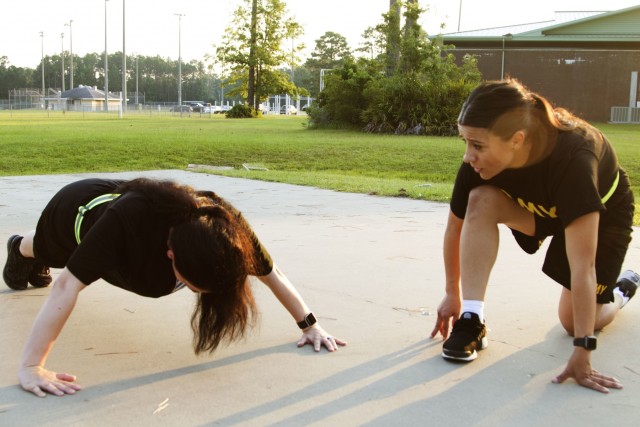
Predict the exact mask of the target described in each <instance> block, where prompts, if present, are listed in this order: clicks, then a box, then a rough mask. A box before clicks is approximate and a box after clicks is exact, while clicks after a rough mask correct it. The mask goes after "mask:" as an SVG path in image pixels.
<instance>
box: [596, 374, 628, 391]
mask: <svg viewBox="0 0 640 427" xmlns="http://www.w3.org/2000/svg"><path fill="white" fill-rule="evenodd" d="M592 380H593V381H594V382H596V383H598V384H600V385H601V386H604V387H607V388H617V389H621V388H622V383H621V382H620V381H618V380H617V379H616V378H613V377H610V376H608V375H603V374H600V373H598V372H595V373H594V374H593V375H592Z"/></svg>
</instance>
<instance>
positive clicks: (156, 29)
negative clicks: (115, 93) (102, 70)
mask: <svg viewBox="0 0 640 427" xmlns="http://www.w3.org/2000/svg"><path fill="white" fill-rule="evenodd" d="M284 1H285V3H286V4H287V8H288V10H289V12H290V15H292V16H293V17H294V18H295V19H296V21H297V22H299V23H300V24H302V26H303V27H304V28H305V35H304V37H302V39H301V40H299V41H298V40H296V41H295V42H296V43H304V44H305V45H306V46H307V53H308V52H310V51H311V50H312V49H313V47H314V46H315V40H317V39H318V38H319V37H320V36H322V35H323V34H324V33H325V32H327V31H333V32H336V33H339V34H341V35H343V36H344V37H346V38H347V40H348V41H349V44H350V46H351V47H352V48H357V47H358V46H359V44H360V42H361V37H360V36H361V34H362V32H363V31H364V30H365V29H366V28H367V27H370V26H374V25H376V24H378V23H379V22H381V15H382V13H384V12H386V11H387V9H388V7H389V0H322V1H313V0H284ZM419 2H420V6H421V7H423V8H424V9H427V11H426V12H425V13H423V15H422V19H421V25H422V26H423V28H424V29H425V30H426V31H427V32H428V33H429V34H438V33H440V32H442V33H450V32H456V31H458V27H459V29H460V31H467V30H475V29H482V28H492V27H500V26H506V25H515V24H524V23H531V22H540V21H546V20H550V19H553V13H554V11H568V10H582V11H585V10H589V11H601V10H607V11H609V10H618V9H624V8H627V7H632V6H637V5H640V0H608V1H606V2H603V1H602V0H536V1H517V2H516V1H514V0H419ZM242 3H243V2H242V1H241V0H187V1H176V0H173V1H170V0H128V1H127V0H106V1H105V0H2V1H1V3H0V10H1V11H2V24H0V57H2V56H6V57H7V58H8V60H9V63H10V65H15V66H17V67H29V68H36V67H37V65H38V64H39V62H40V58H41V55H42V51H44V55H45V56H46V55H56V54H59V53H60V51H61V50H62V48H63V44H64V50H65V51H69V50H71V46H70V41H72V43H73V46H72V49H73V53H74V55H79V56H83V55H84V54H86V53H91V52H96V53H102V52H104V48H105V17H106V22H107V25H106V29H107V31H106V33H107V37H106V42H107V51H108V52H110V53H113V52H117V51H122V48H123V17H124V21H125V26H124V30H125V31H124V34H125V36H126V37H125V38H124V39H125V46H124V47H125V51H126V53H127V55H133V54H140V55H145V56H155V55H160V56H161V57H163V58H172V59H178V56H179V54H180V55H181V57H182V60H183V61H184V62H189V61H191V60H193V59H196V60H203V59H204V56H205V55H206V54H212V53H213V52H214V49H213V47H212V45H215V44H219V43H220V42H221V39H222V35H223V34H224V31H225V29H226V28H227V27H228V26H229V24H230V22H231V16H232V13H233V11H234V10H235V9H236V8H237V7H238V6H239V5H240V4H242ZM123 5H124V6H125V12H124V14H123ZM105 6H106V13H105ZM177 14H180V15H182V16H177ZM123 15H124V16H123ZM70 21H72V22H71V25H70V26H69V25H68V24H69V23H70ZM65 24H67V25H65ZM441 24H444V29H440V26H441ZM40 32H43V34H44V37H41V36H40ZM70 32H71V34H70ZM62 33H64V38H61V34H62Z"/></svg>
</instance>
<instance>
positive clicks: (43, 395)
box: [23, 385, 47, 397]
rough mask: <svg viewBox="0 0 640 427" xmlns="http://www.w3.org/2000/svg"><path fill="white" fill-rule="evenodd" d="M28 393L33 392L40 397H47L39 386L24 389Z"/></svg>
mask: <svg viewBox="0 0 640 427" xmlns="http://www.w3.org/2000/svg"><path fill="white" fill-rule="evenodd" d="M23 388H24V389H25V390H26V391H28V392H31V393H33V394H35V395H36V396H38V397H47V393H45V392H44V391H42V389H40V387H38V386H37V385H34V386H33V387H30V388H26V387H23Z"/></svg>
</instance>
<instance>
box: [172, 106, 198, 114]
mask: <svg viewBox="0 0 640 427" xmlns="http://www.w3.org/2000/svg"><path fill="white" fill-rule="evenodd" d="M169 111H171V112H172V113H180V112H183V113H191V112H193V108H192V107H191V106H190V105H174V106H173V107H171V108H170V109H169Z"/></svg>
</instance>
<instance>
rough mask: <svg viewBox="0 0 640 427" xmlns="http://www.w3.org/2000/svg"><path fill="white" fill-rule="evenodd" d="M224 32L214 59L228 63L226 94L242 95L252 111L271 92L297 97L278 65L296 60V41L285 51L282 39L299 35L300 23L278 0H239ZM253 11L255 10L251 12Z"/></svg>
mask: <svg viewBox="0 0 640 427" xmlns="http://www.w3.org/2000/svg"><path fill="white" fill-rule="evenodd" d="M243 2H244V5H243V6H240V7H239V8H238V9H237V10H236V11H235V12H234V15H233V20H232V23H231V26H230V27H229V28H227V30H226V31H225V35H224V38H223V42H222V44H221V46H219V47H217V49H216V56H217V57H218V59H219V60H220V61H222V62H224V63H225V65H229V67H230V75H229V83H230V84H232V85H236V87H235V88H234V89H232V90H230V91H229V92H228V93H229V94H230V95H242V96H243V98H245V99H246V100H247V103H248V104H249V105H251V106H252V107H253V108H254V109H255V110H257V109H258V106H259V104H260V102H262V101H263V100H264V99H266V98H267V96H268V95H269V94H273V93H287V94H289V95H293V96H297V95H298V94H299V93H300V91H299V89H298V88H297V87H296V86H295V84H293V82H292V81H291V79H290V77H289V76H288V75H287V74H286V73H283V72H282V71H281V70H280V68H281V67H283V66H286V65H291V63H294V64H295V63H297V62H299V58H297V54H298V53H299V52H301V51H302V49H304V45H303V44H299V45H297V46H295V47H292V48H291V50H288V49H287V48H286V47H285V41H286V40H292V39H295V38H298V37H300V36H301V35H302V34H303V29H302V27H301V26H300V24H298V23H296V22H295V21H294V20H293V19H292V18H289V17H287V10H286V6H285V3H284V2H283V1H282V0H243ZM254 12H255V13H254Z"/></svg>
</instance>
